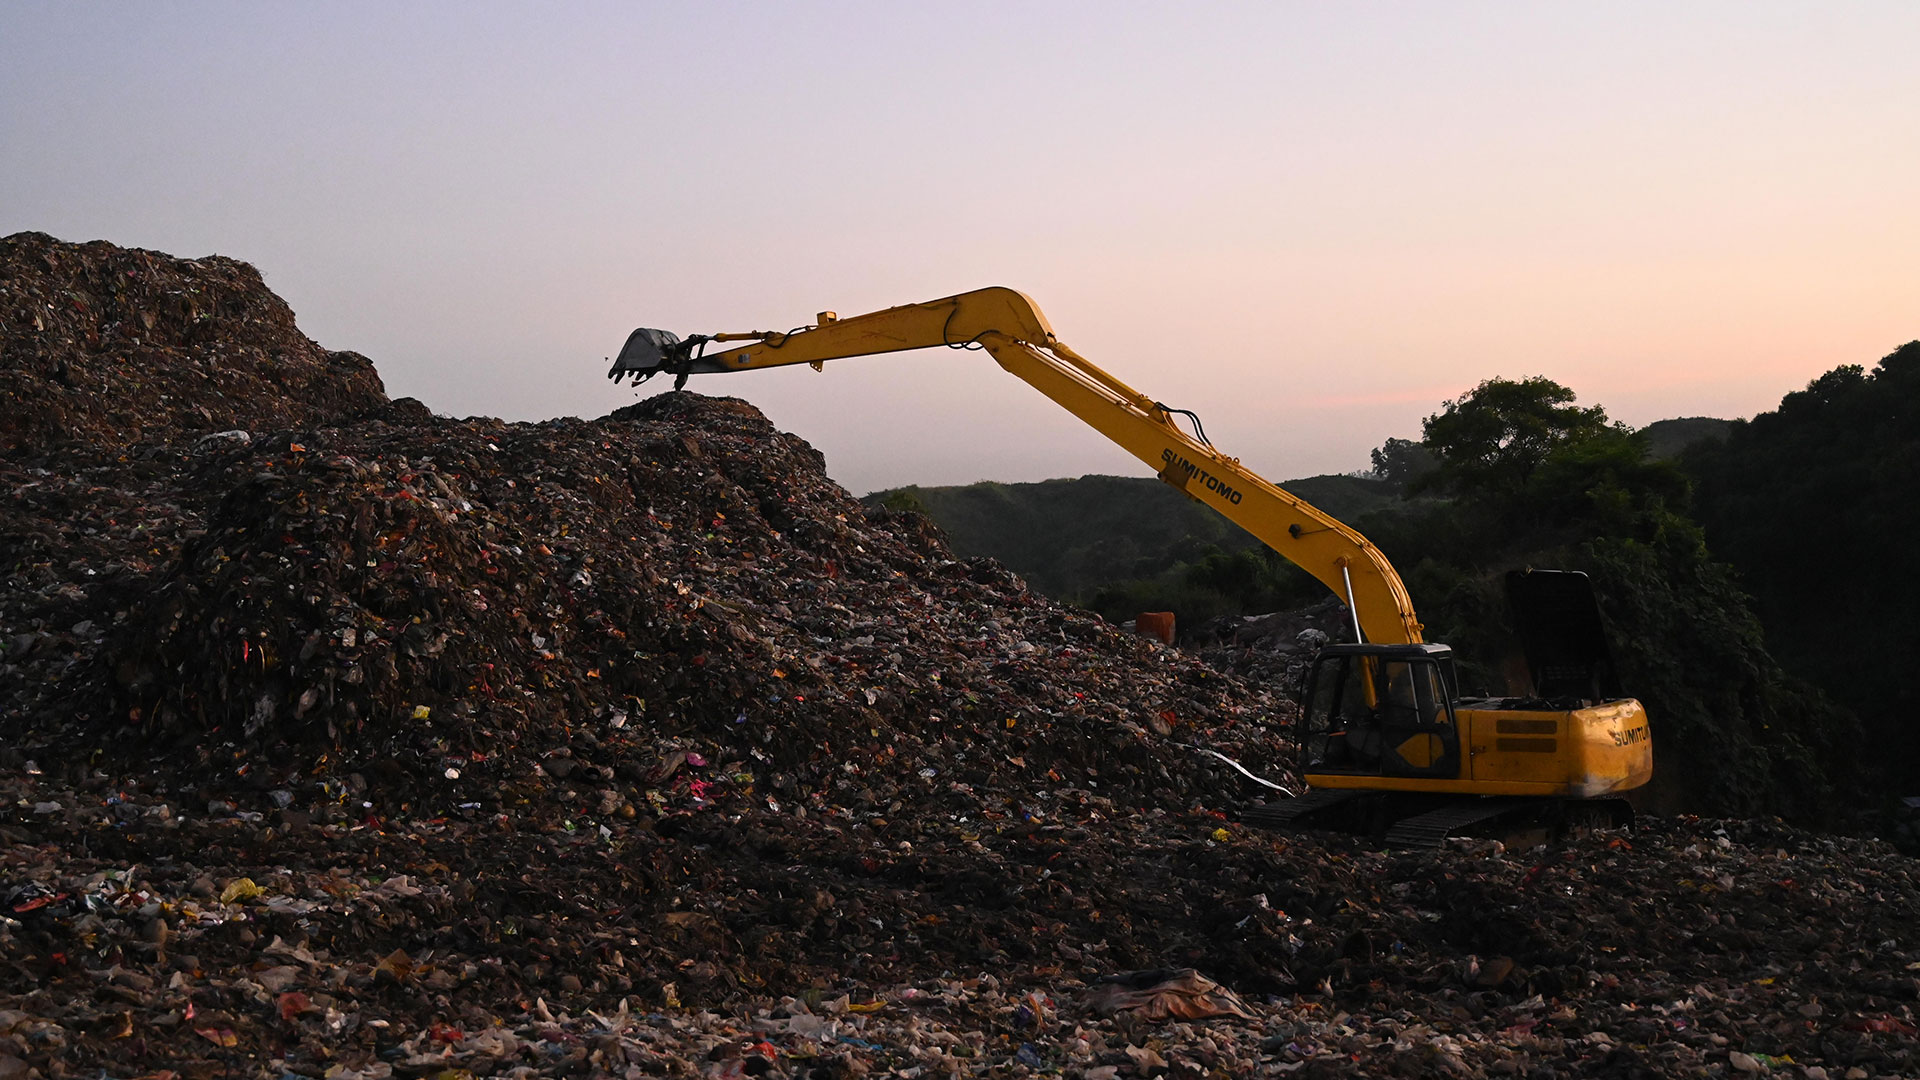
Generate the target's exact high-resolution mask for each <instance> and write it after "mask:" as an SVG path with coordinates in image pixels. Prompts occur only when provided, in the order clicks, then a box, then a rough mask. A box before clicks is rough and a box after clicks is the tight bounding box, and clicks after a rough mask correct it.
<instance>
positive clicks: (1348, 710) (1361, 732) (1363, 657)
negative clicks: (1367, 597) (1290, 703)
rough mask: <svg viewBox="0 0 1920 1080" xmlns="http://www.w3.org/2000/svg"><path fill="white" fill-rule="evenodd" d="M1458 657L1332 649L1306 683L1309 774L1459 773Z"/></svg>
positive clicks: (1441, 648)
mask: <svg viewBox="0 0 1920 1080" xmlns="http://www.w3.org/2000/svg"><path fill="white" fill-rule="evenodd" d="M1457 696H1458V692H1457V689H1456V686H1455V678H1454V670H1453V650H1451V649H1449V648H1447V647H1446V646H1445V645H1432V644H1418V645H1329V646H1327V647H1326V648H1324V649H1322V650H1321V651H1320V655H1319V656H1318V657H1317V658H1316V659H1315V661H1314V665H1313V670H1312V673H1311V675H1310V676H1309V678H1308V681H1307V698H1306V715H1305V716H1304V717H1303V718H1302V734H1303V736H1304V738H1305V742H1306V746H1305V750H1306V765H1307V769H1308V771H1310V772H1316V773H1345V774H1350V775H1356V776H1403V777H1445V778H1452V777H1456V776H1458V775H1459V774H1460V732H1459V728H1458V725H1457V722H1456V718H1455V716H1454V709H1453V701H1454V699H1455V698H1456V697H1457Z"/></svg>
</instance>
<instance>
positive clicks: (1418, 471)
mask: <svg viewBox="0 0 1920 1080" xmlns="http://www.w3.org/2000/svg"><path fill="white" fill-rule="evenodd" d="M1439 465H1440V463H1439V462H1438V461H1436V460H1435V459H1434V456H1433V451H1431V450H1429V449H1427V448H1426V447H1425V446H1424V445H1422V444H1420V443H1417V442H1414V441H1413V440H1412V439H1388V440H1387V442H1386V445H1384V446H1381V447H1380V448H1379V449H1377V450H1375V451H1374V452H1373V474H1374V475H1375V476H1378V477H1379V478H1380V479H1382V480H1391V481H1393V482H1394V483H1396V484H1411V483H1413V482H1414V481H1416V480H1418V479H1420V478H1421V477H1423V476H1425V475H1427V474H1428V473H1430V472H1432V471H1433V470H1434V469H1436V468H1438V467H1439Z"/></svg>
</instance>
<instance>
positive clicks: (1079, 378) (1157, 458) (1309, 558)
mask: <svg viewBox="0 0 1920 1080" xmlns="http://www.w3.org/2000/svg"><path fill="white" fill-rule="evenodd" d="M943 345H944V346H947V347H949V348H955V349H963V348H973V347H978V348H983V349H985V350H986V351H987V353H988V354H989V355H991V356H992V357H993V358H994V360H995V361H997V362H998V363H999V364H1000V366H1001V367H1003V368H1005V369H1006V370H1007V371H1009V372H1011V373H1012V374H1014V375H1016V376H1018V377H1019V378H1020V379H1022V380H1024V381H1025V382H1026V383H1027V384H1029V385H1030V386H1032V387H1033V388H1034V389H1036V390H1039V391H1040V392H1041V393H1043V394H1045V395H1046V396H1047V397H1049V398H1052V399H1053V400H1054V401H1055V402H1056V403H1058V404H1059V405H1060V406H1061V407H1062V408H1064V409H1066V410H1067V411H1068V412H1070V413H1072V414H1073V415H1075V416H1077V417H1079V418H1080V419H1081V420H1083V421H1085V422H1086V423H1087V424H1089V425H1090V426H1092V427H1093V428H1094V429H1095V430H1097V431H1099V432H1100V433H1101V434H1102V435H1105V436H1106V437H1107V438H1109V439H1112V440H1113V441H1114V442H1115V443H1117V444H1119V445H1120V446H1121V447H1123V448H1124V449H1125V450H1126V451H1127V452H1128V453H1130V454H1132V455H1133V456H1135V457H1137V458H1139V459H1140V460H1141V461H1143V462H1146V464H1147V466H1148V467H1149V468H1151V469H1153V470H1154V471H1155V472H1156V473H1157V474H1158V475H1159V477H1160V479H1162V480H1164V481H1166V482H1167V483H1169V484H1171V485H1173V486H1174V487H1177V488H1179V489H1180V490H1182V491H1184V492H1186V493H1187V494H1188V495H1189V496H1191V497H1192V498H1194V499H1197V500H1198V501H1200V502H1202V503H1204V504H1206V505H1207V506H1210V507H1212V508H1213V509H1215V510H1217V511H1219V512H1220V513H1221V514H1223V515H1225V516H1226V518H1227V519H1228V520H1229V521H1232V522H1233V523H1234V524H1236V525H1239V526H1240V527H1241V528H1243V529H1245V530H1247V531H1248V532H1250V533H1252V534H1253V535H1254V536H1255V537H1257V538H1259V539H1260V540H1261V541H1262V542H1263V543H1265V544H1266V545H1267V546H1268V547H1270V548H1272V549H1273V550H1274V551H1276V552H1278V553H1279V554H1280V555H1282V556H1283V557H1285V558H1287V559H1288V560H1290V561H1292V562H1293V563H1294V564H1295V565H1297V566H1299V567H1301V568H1302V569H1304V570H1306V571H1307V572H1308V573H1310V574H1312V575H1313V576H1314V577H1315V578H1318V579H1319V580H1320V582H1321V583H1322V584H1324V585H1326V586H1327V588H1329V589H1331V590H1332V591H1333V593H1334V595H1336V596H1338V597H1339V598H1340V599H1341V600H1343V601H1345V602H1346V603H1347V605H1348V607H1349V608H1350V609H1351V610H1352V612H1353V616H1354V621H1355V624H1356V626H1357V628H1358V629H1359V631H1360V633H1361V635H1362V638H1363V640H1365V641H1368V642H1373V643H1378V644H1390V645H1391V644H1415V643H1418V642H1420V641H1421V637H1420V630H1421V627H1420V620H1419V619H1418V618H1416V617H1415V616H1414V612H1413V603H1412V601H1411V600H1410V599H1408V596H1407V590H1406V587H1405V586H1404V585H1402V584H1401V582H1400V575H1398V574H1397V573H1395V572H1394V569H1393V566H1392V564H1390V563H1389V562H1387V558H1386V556H1385V555H1383V554H1381V553H1380V550H1379V549H1378V548H1376V547H1374V546H1373V544H1372V543H1370V542H1369V541H1368V540H1367V539H1366V538H1365V537H1363V536H1361V535H1360V534H1359V533H1357V532H1355V531H1353V530H1352V529H1350V528H1348V527H1347V526H1345V525H1343V524H1341V523H1340V522H1338V521H1336V520H1334V519H1333V518H1331V517H1329V516H1327V515H1326V514H1324V513H1322V512H1321V511H1319V510H1317V509H1315V508H1314V507H1313V506H1311V505H1309V504H1308V503H1306V502H1305V501H1304V500H1302V499H1300V498H1297V497H1296V496H1294V495H1292V494H1289V493H1288V492H1286V491H1284V490H1282V489H1280V488H1279V487H1277V486H1275V485H1273V484H1270V483H1268V482H1267V481H1265V480H1263V479H1261V478H1260V477H1259V476H1257V475H1255V474H1254V473H1253V472H1252V471H1251V470H1249V469H1248V468H1246V467H1245V466H1243V465H1241V464H1240V461H1239V459H1237V458H1231V457H1227V456H1225V455H1224V454H1221V453H1220V452H1219V451H1217V450H1215V449H1214V448H1213V444H1212V443H1210V442H1209V441H1207V438H1206V435H1205V433H1204V431H1203V430H1202V429H1201V428H1200V426H1199V424H1198V421H1197V420H1195V421H1194V424H1193V433H1192V434H1189V433H1188V432H1186V431H1184V430H1182V429H1181V428H1180V427H1179V426H1178V425H1177V424H1176V423H1175V421H1174V416H1175V415H1179V414H1181V413H1182V411H1181V410H1177V409H1172V408H1170V407H1168V406H1166V405H1163V404H1161V403H1160V402H1158V401H1155V400H1153V399H1152V398H1149V397H1146V396H1145V395H1143V394H1141V393H1140V392H1139V391H1137V390H1134V389H1133V388H1132V387H1130V386H1128V385H1126V384H1125V383H1123V382H1121V381H1120V380H1119V379H1116V378H1114V377H1113V376H1112V375H1109V374H1107V373H1106V372H1105V371H1102V370H1101V369H1100V368H1098V367H1096V366H1094V365H1093V364H1092V363H1090V362H1089V361H1088V360H1086V359H1085V358H1084V357H1082V356H1080V355H1079V354H1078V353H1076V352H1074V351H1073V350H1072V349H1070V348H1068V347H1067V345H1066V344H1065V343H1064V342H1062V341H1061V340H1060V339H1059V338H1057V337H1055V336H1054V334H1053V328H1052V327H1050V326H1049V325H1048V324H1047V319H1046V316H1044V315H1042V314H1041V313H1040V309H1039V308H1037V307H1035V306H1034V304H1033V301H1032V300H1030V299H1028V298H1027V297H1026V296H1025V295H1023V294H1021V293H1019V292H1015V291H1014V290H1012V289H1005V288H989V289H976V290H974V291H973V292H965V293H961V294H959V295H958V296H949V297H945V298H943V299H940V300H930V301H928V302H926V303H924V304H907V305H903V306H901V307H893V308H887V309H886V310H884V311H876V312H872V313H870V314H867V315H859V316H854V317H850V318H846V319H841V318H838V317H836V316H835V315H834V314H833V313H832V312H822V313H821V314H820V315H819V316H818V318H817V319H816V321H815V323H814V324H813V325H811V326H806V327H801V328H798V329H795V330H790V331H786V332H779V331H751V332H745V333H723V334H713V335H698V336H694V337H690V338H687V339H685V340H682V339H680V338H678V337H676V336H675V335H673V334H670V333H666V332H664V331H659V330H647V329H642V330H636V331H634V332H633V335H632V336H631V337H629V338H628V339H627V344H626V346H625V347H624V348H623V349H621V351H620V356H619V357H618V358H617V359H616V360H615V361H614V365H613V369H612V370H611V371H609V372H608V373H607V374H608V376H609V377H610V378H612V379H613V380H614V381H615V382H618V381H620V380H621V379H622V378H625V377H627V376H631V377H632V378H633V380H634V381H635V382H636V383H638V382H641V381H643V380H645V379H648V378H651V377H653V376H654V375H659V374H671V375H673V376H675V388H676V389H677V388H679V387H680V386H683V385H685V383H686V380H687V377H688V376H690V375H695V374H703V373H708V372H722V371H753V370H756V369H759V368H769V367H784V366H787V365H791V364H811V365H813V366H814V367H815V368H816V369H818V368H819V367H820V365H821V364H822V363H824V362H825V361H828V360H839V359H844V358H846V357H850V356H868V355H873V354H876V353H889V352H902V351H905V350H908V349H925V348H933V347H936V346H943ZM1185 415H1187V416H1189V417H1191V416H1192V414H1191V413H1187V414H1185Z"/></svg>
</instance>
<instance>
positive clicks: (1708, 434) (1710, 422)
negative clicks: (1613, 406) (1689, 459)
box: [1640, 416, 1733, 461]
mask: <svg viewBox="0 0 1920 1080" xmlns="http://www.w3.org/2000/svg"><path fill="white" fill-rule="evenodd" d="M1732 427H1733V421H1731V420H1716V419H1714V418H1713V417H1711V416H1682V417H1679V418H1677V419H1673V420H1655V421H1654V422H1653V423H1651V424H1648V425H1647V426H1646V427H1643V428H1641V429H1640V434H1642V435H1645V436H1646V437H1647V454H1648V456H1650V457H1652V458H1653V459H1654V460H1655V461H1669V460H1672V459H1673V458H1677V457H1679V456H1680V452H1681V451H1683V450H1685V449H1686V448H1687V447H1689V446H1692V445H1693V444H1695V443H1701V442H1707V441H1709V440H1711V441H1713V442H1724V441H1725V440H1726V438H1727V432H1728V431H1729V430H1731V429H1732Z"/></svg>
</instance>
